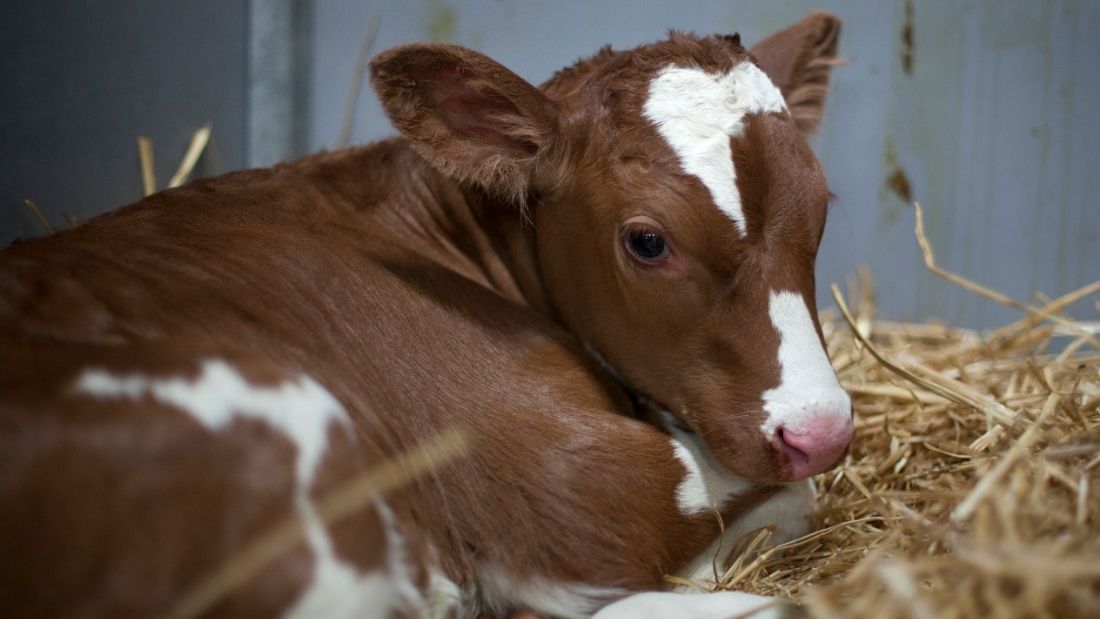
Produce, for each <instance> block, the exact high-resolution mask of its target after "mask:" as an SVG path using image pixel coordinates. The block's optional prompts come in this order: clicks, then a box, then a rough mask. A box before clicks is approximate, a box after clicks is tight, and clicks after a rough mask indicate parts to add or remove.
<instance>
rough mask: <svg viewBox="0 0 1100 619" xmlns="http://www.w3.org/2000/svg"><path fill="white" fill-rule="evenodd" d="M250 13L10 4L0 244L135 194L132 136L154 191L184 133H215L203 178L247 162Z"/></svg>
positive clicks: (209, 1) (1, 49)
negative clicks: (43, 220) (150, 155)
mask: <svg viewBox="0 0 1100 619" xmlns="http://www.w3.org/2000/svg"><path fill="white" fill-rule="evenodd" d="M247 60H248V2H246V1H245V0H233V1H225V0H189V1H188V2H180V3H166V2H147V1H142V0H112V1H110V2H106V1H105V2H95V1H82V2H74V1H71V0H70V1H63V0H40V1H37V2H8V3H6V4H5V7H4V11H3V19H0V77H2V78H3V84H4V87H3V88H2V89H0V244H3V245H6V244H7V243H8V242H10V241H11V240H13V239H15V238H18V237H30V236H37V235H39V234H41V232H42V231H41V227H40V226H39V224H38V222H37V221H35V219H34V218H33V217H32V216H31V214H30V213H29V211H28V210H27V209H26V208H25V207H24V206H23V200H24V198H29V199H31V200H33V201H34V202H35V203H36V204H37V205H38V206H39V207H40V208H41V210H42V211H43V212H44V213H45V214H46V216H47V218H48V219H49V221H50V223H51V224H52V225H53V227H54V228H64V227H65V226H67V224H66V222H65V219H64V218H63V217H62V212H67V213H69V214H71V215H73V216H75V217H77V218H78V219H80V220H85V219H87V218H89V217H91V216H93V215H95V214H96V213H100V212H103V211H105V210H109V209H111V208H113V207H115V206H119V205H122V204H125V203H128V202H132V201H134V200H136V199H138V198H140V197H141V187H142V185H141V173H140V168H139V165H138V157H137V146H136V142H135V140H136V138H137V137H138V136H139V135H145V136H148V137H150V138H152V140H153V146H154V153H155V159H156V172H157V178H158V181H159V183H160V186H161V187H163V186H164V184H165V183H167V181H168V179H169V177H171V175H172V174H173V173H174V172H175V169H176V166H177V165H178V164H179V162H180V160H181V159H182V157H183V154H184V151H185V150H186V148H187V144H188V142H189V141H190V139H191V135H192V133H193V132H194V131H195V130H196V129H198V128H200V127H201V126H202V125H204V124H205V123H207V122H212V123H213V126H214V132H213V136H214V142H213V150H212V151H210V153H209V154H208V156H206V157H204V159H203V160H202V162H201V166H200V168H199V169H198V172H199V173H212V172H217V171H219V170H229V169H234V168H239V167H242V166H243V165H244V164H245V141H246V125H245V119H246V106H247V98H246V94H247V83H248V81H247V80H248V63H247Z"/></svg>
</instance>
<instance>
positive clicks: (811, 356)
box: [760, 290, 852, 440]
mask: <svg viewBox="0 0 1100 619" xmlns="http://www.w3.org/2000/svg"><path fill="white" fill-rule="evenodd" d="M768 315H769V316H770V317H771V320H772V324H773V325H774V326H775V330H776V331H777V332H779V367H780V377H779V385H778V386H777V387H776V388H774V389H769V390H767V391H765V392H764V395H763V399H764V411H765V412H766V413H767V418H766V419H765V420H764V423H763V425H761V426H760V429H761V431H763V432H764V436H766V437H767V438H768V439H769V440H770V439H771V438H772V437H773V436H774V435H775V431H776V429H777V428H779V427H781V426H782V427H785V428H791V429H796V428H799V427H801V426H802V425H803V424H804V423H806V422H808V421H810V420H811V419H814V418H819V417H822V416H824V415H831V414H835V415H845V416H847V415H849V414H850V412H851V409H852V404H851V400H850V399H849V398H848V394H847V393H846V392H845V391H844V390H843V389H841V387H840V383H839V382H838V381H837V379H836V372H834V371H833V366H832V365H831V364H830V363H829V358H828V357H827V356H826V355H825V349H824V348H822V346H821V340H820V339H819V338H818V337H817V330H816V329H814V323H813V319H811V318H810V311H809V309H808V308H807V307H806V302H805V301H804V300H803V299H802V295H801V294H799V293H797V292H792V291H789V290H781V291H774V290H773V291H772V292H771V294H770V297H769V302H768Z"/></svg>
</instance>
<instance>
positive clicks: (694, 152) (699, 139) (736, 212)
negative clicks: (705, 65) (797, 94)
mask: <svg viewBox="0 0 1100 619" xmlns="http://www.w3.org/2000/svg"><path fill="white" fill-rule="evenodd" d="M786 109H787V104H786V103H785V102H784V101H783V95H782V94H781V93H780V92H779V89H778V88H776V87H775V85H774V84H772V82H771V80H770V79H768V76H767V75H765V74H764V72H763V71H761V70H760V69H759V68H758V67H757V66H756V65H754V64H753V63H752V62H750V61H748V60H743V61H741V62H740V63H738V64H737V65H735V66H734V67H733V68H732V69H730V70H729V71H727V72H726V73H723V74H719V75H715V74H712V73H707V72H705V71H703V70H702V69H699V68H691V67H677V66H675V65H670V66H668V67H665V68H664V69H662V70H661V71H660V73H658V74H657V76H656V77H654V78H653V81H652V82H650V84H649V96H648V97H647V98H646V102H645V106H644V108H643V113H644V114H645V117H646V118H648V119H649V120H650V121H651V122H653V123H654V124H655V125H657V130H658V131H659V132H660V134H661V137H663V138H664V139H665V141H666V142H668V144H669V146H671V147H672V150H673V151H675V153H676V156H677V157H678V158H679V160H680V165H681V166H683V168H684V171H685V172H687V173H689V174H693V175H695V176H696V177H698V178H699V180H700V181H702V182H703V185H705V186H706V188H707V190H708V191H709V192H710V195H711V198H712V199H713V200H714V203H715V204H716V205H717V206H718V208H719V209H721V210H722V212H723V213H725V214H726V215H728V216H729V218H730V219H732V220H733V223H734V227H735V228H736V229H737V233H738V234H739V235H741V236H745V233H746V226H745V213H744V211H743V209H742V207H741V193H740V192H739V191H738V190H737V171H736V170H735V169H734V165H733V153H732V151H731V150H730V138H733V137H738V136H740V135H741V133H742V131H743V129H744V123H743V122H742V121H743V120H744V118H745V116H746V115H749V114H757V113H764V112H783V111H786Z"/></svg>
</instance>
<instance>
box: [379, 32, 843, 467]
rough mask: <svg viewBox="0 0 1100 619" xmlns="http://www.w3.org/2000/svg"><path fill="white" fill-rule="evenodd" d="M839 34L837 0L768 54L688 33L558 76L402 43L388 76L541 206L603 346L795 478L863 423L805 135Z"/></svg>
mask: <svg viewBox="0 0 1100 619" xmlns="http://www.w3.org/2000/svg"><path fill="white" fill-rule="evenodd" d="M838 32H839V21H838V20H837V19H836V18H834V17H832V16H829V15H826V14H821V13H816V14H811V15H810V16H808V17H807V18H805V19H804V20H803V21H801V22H799V23H798V24H796V25H794V26H792V27H791V28H788V29H786V30H783V31H781V32H778V33H775V34H773V35H771V36H770V37H768V38H767V39H765V40H764V41H762V42H760V43H759V44H757V45H756V46H755V47H753V48H751V49H750V50H748V51H746V50H745V49H743V48H742V47H741V44H740V41H739V38H738V37H737V36H736V35H734V36H713V37H695V36H689V35H682V34H675V33H674V34H672V35H671V36H670V38H669V39H668V40H666V41H662V42H659V43H655V44H651V45H647V46H643V47H639V48H636V49H633V50H629V51H621V52H615V51H610V50H608V49H605V50H603V51H601V52H600V53H598V54H597V55H596V56H594V57H592V58H590V59H587V60H584V61H581V62H579V63H577V64H576V65H574V66H572V67H570V68H567V69H565V70H563V71H560V72H559V73H558V74H557V75H555V76H554V77H553V78H552V79H551V80H550V81H548V82H547V83H545V84H543V86H542V87H541V89H539V88H535V87H534V86H532V85H530V84H528V83H527V82H525V81H523V80H522V79H521V78H519V77H517V76H516V75H515V74H513V73H512V72H510V71H509V70H507V69H506V68H504V67H503V66H501V65H499V64H497V63H496V62H494V61H492V60H490V59H488V58H486V57H484V56H482V55H480V54H477V53H475V52H472V51H469V50H465V49H462V48H459V47H455V46H446V45H410V46H405V47H401V48H396V49H394V50H390V51H388V52H385V53H383V54H381V55H380V56H378V57H377V58H376V59H375V61H374V63H373V65H372V76H373V80H374V84H375V87H376V88H377V89H378V91H379V94H380V95H381V98H382V100H383V103H384V105H385V107H386V109H387V111H388V113H389V114H390V116H391V118H392V119H393V120H394V122H395V124H396V125H397V126H398V128H399V129H400V130H401V131H402V133H403V134H404V135H405V136H406V137H408V138H409V139H410V142H411V143H412V144H413V146H414V147H415V148H416V149H417V151H418V152H419V153H420V154H421V155H422V156H424V157H425V159H427V160H428V161H429V162H431V163H432V164H433V165H434V166H435V167H436V168H438V169H439V170H441V171H442V172H444V173H446V174H449V175H451V176H454V177H456V178H458V179H460V180H462V181H465V182H468V183H472V184H476V185H480V186H481V187H482V188H484V189H485V190H486V191H487V192H488V193H490V194H495V195H497V196H498V197H500V198H501V199H503V200H510V201H513V202H516V203H518V206H520V207H521V208H529V209H530V211H531V214H532V216H533V219H534V226H535V238H536V246H537V256H538V266H539V269H540V271H541V277H542V281H543V285H544V287H545V289H546V292H547V294H548V296H549V298H550V301H551V303H552V304H553V306H554V309H555V311H556V312H557V314H558V316H559V318H560V319H561V320H562V321H563V322H564V323H565V324H566V325H568V326H569V327H570V328H571V329H572V330H573V331H574V332H575V333H576V334H577V335H578V336H579V337H580V338H581V339H582V340H584V342H585V343H586V344H587V345H588V347H589V348H590V349H591V350H592V351H593V352H594V354H597V355H598V356H599V357H600V358H601V359H602V360H603V361H604V362H605V363H606V364H607V365H608V366H609V367H610V368H611V369H612V370H613V371H614V372H616V373H617V374H618V375H619V376H620V377H621V379H622V380H623V381H624V382H625V383H626V384H628V385H629V386H630V387H631V388H632V389H634V390H636V391H637V392H638V393H640V394H641V395H644V396H645V397H647V398H649V399H651V400H652V401H654V402H657V403H658V404H659V405H660V406H662V407H663V408H665V409H667V410H668V411H669V412H670V413H672V415H673V416H674V417H676V418H677V419H679V420H680V421H681V422H682V423H683V424H685V425H686V426H688V427H690V428H691V429H692V430H694V431H696V432H697V433H698V434H699V435H700V436H701V437H702V439H703V440H704V442H705V443H706V444H707V446H708V447H709V449H710V451H711V452H712V453H713V455H714V456H715V457H716V458H717V459H718V460H719V461H720V462H722V463H723V464H725V465H726V466H727V467H729V468H730V469H732V470H733V471H734V472H736V473H739V474H741V475H743V476H745V477H748V478H749V479H753V480H756V481H760V482H777V481H792V480H796V479H800V478H804V477H808V476H810V475H813V474H816V473H819V472H822V471H824V470H827V469H828V468H830V467H832V466H833V465H834V464H835V463H836V462H837V460H839V458H840V457H841V456H842V455H843V453H844V451H845V450H846V448H847V445H848V442H849V441H850V439H851V434H852V425H851V403H850V401H849V399H848V396H847V395H846V394H845V392H844V391H843V390H842V389H841V388H840V386H839V384H838V382H837V379H836V376H835V374H834V373H833V370H832V368H831V366H830V365H829V362H828V358H827V357H826V354H825V351H824V348H823V343H822V338H821V328H820V325H819V323H818V320H817V313H816V309H815V304H814V260H815V256H816V254H817V249H818V244H819V242H820V240H821V235H822V232H823V229H824V225H825V214H826V209H827V203H828V200H829V192H828V189H827V186H826V182H825V177H824V175H823V173H822V169H821V166H820V164H819V163H818V161H817V159H816V158H815V157H814V155H813V153H812V152H811V150H810V148H809V147H808V146H807V144H806V141H805V138H804V135H803V134H804V133H806V132H808V131H812V130H813V128H814V127H815V125H816V124H817V121H818V120H819V119H820V117H821V109H822V104H823V101H824V95H825V89H826V85H827V81H828V73H829V68H830V66H831V61H832V60H833V58H834V56H835V53H836V40H837V35H838Z"/></svg>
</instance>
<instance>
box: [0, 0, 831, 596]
mask: <svg viewBox="0 0 1100 619" xmlns="http://www.w3.org/2000/svg"><path fill="white" fill-rule="evenodd" d="M838 30H839V22H838V21H837V20H836V19H835V18H833V17H831V16H828V15H825V14H812V15H810V16H809V17H807V18H806V19H804V20H803V21H802V22H800V23H799V24H796V25H795V26H793V27H791V28H789V29H787V30H784V31H781V32H779V33H776V34H774V35H772V36H771V37H769V38H768V39H765V40H764V41H763V42H761V43H760V44H758V45H757V46H756V47H754V48H753V49H752V50H750V51H749V52H746V50H744V49H743V48H742V47H741V45H740V41H739V39H738V37H737V36H736V35H735V36H730V37H722V36H714V37H695V36H688V35H683V34H677V33H673V34H672V35H671V36H670V38H669V39H668V40H667V41H662V42H659V43H655V44H652V45H647V46H643V47H640V48H636V49H634V50H630V51H625V52H614V51H610V50H608V49H605V50H603V51H601V52H600V53H599V54H597V55H596V56H594V57H593V58H591V59H588V60H584V61H581V62H579V63H578V64H576V65H574V66H572V67H570V68H567V69H565V70H563V71H561V72H559V73H558V74H557V75H556V76H554V77H553V78H552V79H551V80H550V81H549V82H547V83H546V84H544V85H543V86H542V88H541V89H540V88H536V87H534V86H532V85H530V84H528V83H526V82H525V81H523V80H522V79H520V78H519V77H517V76H516V75H514V74H513V73H511V72H510V71H508V70H507V69H505V68H504V67H503V66H501V65H499V64H497V63H496V62H494V61H492V60H490V59H489V58H486V57H485V56H482V55H480V54H477V53H475V52H472V51H470V50H466V49H462V48H459V47H456V46H451V45H410V46H405V47H400V48H397V49H394V50H390V51H388V52H385V53H383V54H381V55H380V56H379V57H377V58H376V59H375V60H374V62H373V63H372V67H371V70H372V79H373V82H374V85H375V88H376V89H377V91H378V93H379V95H380V97H381V99H382V101H383V104H384V105H385V107H386V110H387V112H388V113H389V115H390V117H391V118H392V119H393V121H394V123H395V124H396V125H397V127H398V128H399V130H400V131H401V134H402V137H401V138H398V139H394V140H389V141H385V142H380V143H377V144H373V145H370V146H367V147H363V148H358V149H353V150H349V151H343V152H338V153H331V154H322V155H317V156H313V157H309V158H306V159H303V160H300V161H297V162H293V163H289V164H284V165H280V166H276V167H275V168H272V169H267V170H255V171H248V172H239V173H233V174H229V175H225V176H222V177H218V178H214V179H208V180H203V181H199V182H196V183H192V184H191V185H189V186H187V187H184V188H181V189H177V190H172V191H167V192H164V193H161V194H157V195H155V196H152V197H150V198H148V199H146V200H143V201H142V202H139V203H138V204H136V205H132V206H130V207H126V208H123V209H120V210H118V211H116V212H114V213H111V214H108V215H105V216H102V217H100V218H97V219H95V220H93V221H90V222H88V223H87V224H85V225H83V226H81V227H80V228H78V229H75V230H72V231H67V232H64V233H60V234H57V235H54V236H52V237H49V238H46V239H42V240H37V241H28V242H24V243H20V244H17V245H16V246H14V247H12V248H9V249H8V250H7V251H6V252H5V253H4V254H3V255H2V256H0V317H2V318H0V341H2V342H3V353H2V354H0V369H2V370H3V373H2V374H0V376H2V377H3V378H2V381H3V387H4V389H3V392H2V393H3V396H2V397H0V406H2V409H3V413H4V417H3V419H4V426H3V434H2V435H0V441H3V446H4V448H5V456H4V457H5V459H6V461H7V464H5V466H4V477H3V481H2V482H0V496H2V497H3V502H4V507H5V508H4V513H5V521H4V523H3V527H2V528H0V535H3V537H4V539H5V544H4V546H5V548H6V549H9V552H8V556H7V557H6V559H7V560H6V562H5V568H4V569H5V570H7V571H8V572H12V573H6V574H4V581H5V582H6V583H8V585H9V586H8V589H7V590H6V592H5V593H4V594H2V595H4V596H5V597H6V599H2V600H0V603H4V604H5V607H7V608H17V609H20V610H22V611H24V612H25V613H27V614H41V613H50V614H53V613H56V614H73V613H76V614H114V613H117V612H129V613H137V614H146V613H151V612H163V611H164V610H165V609H172V608H176V609H177V610H179V609H180V608H181V607H180V606H175V605H176V604H179V603H180V600H181V599H184V600H185V601H186V600H190V599H193V598H191V597H189V596H184V593H186V592H188V591H191V590H192V589H193V588H194V587H196V586H198V585H199V584H200V583H201V582H202V581H201V577H202V576H203V575H205V574H207V573H209V572H211V571H212V570H214V571H216V570H217V567H218V566H219V565H222V564H223V563H224V562H225V561H233V560H235V558H237V557H239V556H240V555H241V554H242V553H243V554H247V550H248V548H249V546H248V544H249V542H250V540H253V539H254V538H255V537H256V536H258V535H259V536H262V535H263V531H264V530H266V529H268V528H270V527H271V526H274V525H273V523H277V522H278V520H279V516H280V514H281V515H283V516H289V517H291V518H292V520H293V521H294V522H297V523H299V524H298V527H299V529H298V530H299V531H300V532H301V535H300V536H299V537H298V538H295V539H296V540H297V541H296V543H294V544H290V545H289V546H288V547H287V550H286V552H283V553H276V554H274V555H272V556H268V557H267V559H266V560H265V561H263V562H261V567H262V569H261V568H256V571H254V573H250V576H249V578H247V579H244V581H243V582H241V583H240V584H239V586H237V587H235V588H231V589H228V590H225V591H222V592H221V593H219V594H218V595H216V596H210V597H208V598H206V599H205V600H206V601H205V602H204V603H203V604H198V605H187V604H185V605H184V606H183V607H182V608H184V609H185V610H188V609H189V610H188V612H202V611H213V612H220V613H223V614H234V613H237V612H240V611H241V609H244V608H250V609H254V610H256V611H264V612H265V613H275V612H283V611H298V612H299V614H303V615H307V616H308V615H316V614H326V615H338V614H346V615H348V616H352V615H355V616H359V615H364V614H365V615H366V616H388V615H391V614H399V615H439V616H447V615H448V614H458V615H463V616H468V615H476V614H478V613H480V612H484V613H488V614H507V613H510V612H512V611H514V610H516V609H519V608H529V609H531V610H534V611H536V612H540V613H545V614H549V615H553V616H563V617H575V616H586V615H589V614H591V613H592V612H594V611H596V610H597V609H599V608H600V607H602V606H604V605H606V604H607V603H609V602H612V601H614V600H616V599H619V598H623V597H624V596H627V594H629V593H631V592H635V591H644V590H654V589H661V588H663V583H664V580H663V577H664V576H665V575H666V574H672V573H679V574H686V575H700V574H702V575H709V574H713V572H714V569H715V567H714V566H712V558H713V557H715V556H720V555H721V554H722V552H723V550H724V549H727V548H728V547H729V546H730V544H731V543H732V542H733V541H735V540H736V537H737V535H738V534H739V533H742V532H745V531H747V530H751V528H754V527H756V526H759V525H762V524H768V523H775V524H777V525H778V526H780V528H782V529H783V530H784V533H786V534H788V535H794V534H797V533H798V532H799V531H800V530H801V529H803V528H804V526H805V523H804V516H805V513H806V511H807V510H808V509H809V505H810V501H811V498H812V497H811V496H810V494H809V493H808V487H807V485H806V483H807V482H805V481H804V480H805V479H806V478H807V477H809V476H811V475H813V474H816V473H819V472H822V471H824V470H827V469H828V468H830V467H831V466H832V465H833V464H835V462H836V461H837V460H838V459H839V458H840V457H841V455H842V453H843V452H844V450H845V448H846V446H847V443H848V440H849V438H850V436H851V421H850V405H849V401H848V398H847V396H846V395H845V394H844V392H843V391H842V390H841V389H840V387H839V385H838V384H837V381H836V378H835V376H834V374H833V372H832V370H831V368H830V367H829V364H828V360H827V358H826V356H825V353H824V349H823V346H822V341H821V336H820V327H819V325H818V324H817V318H816V313H815V310H814V304H813V293H814V280H813V263H814V256H815V254H816V251H817V246H818V243H819V241H820V237H821V234H822V231H823V227H824V221H825V211H826V203H827V201H828V191H827V188H826V185H825V181H824V177H823V175H822V171H821V168H820V166H819V164H818V163H817V161H816V159H815V158H814V156H813V154H812V153H811V151H810V149H809V148H808V146H807V145H806V143H805V140H804V138H803V137H802V133H803V132H805V131H808V130H811V129H812V128H813V127H814V126H815V125H816V123H817V120H818V119H819V118H820V114H821V104H822V102H823V99H824V92H825V87H826V84H827V79H828V71H829V67H830V61H831V60H832V58H833V57H834V55H835V51H836V37H837V33H838ZM455 428H457V429H458V431H460V432H461V433H462V436H464V437H466V445H467V449H466V451H465V453H464V455H463V456H462V457H461V458H459V459H457V460H454V461H451V462H449V463H448V464H446V465H444V466H440V467H437V468H436V469H435V470H433V471H431V472H430V473H429V474H427V475H422V476H419V477H416V478H415V479H410V480H409V481H408V484H407V485H405V486H404V487H402V488H399V489H396V490H393V491H391V492H389V493H388V494H386V495H385V496H382V494H381V493H380V492H376V493H375V494H373V495H371V500H370V501H369V502H367V503H366V504H365V505H364V506H363V507H362V509H359V510H355V511H353V513H351V514H350V515H347V516H345V517H342V518H340V519H338V520H333V521H330V520H329V519H326V518H323V517H322V515H321V510H320V509H319V508H318V507H317V505H318V504H319V503H318V502H319V501H320V500H321V498H322V497H323V495H324V493H325V492H326V490H329V489H331V488H332V487H334V485H336V484H337V482H340V481H346V480H347V479H350V478H352V477H353V476H354V475H355V474H356V473H357V472H361V471H364V470H370V469H371V468H372V467H377V466H379V465H380V464H382V463H385V462H388V461H391V460H392V459H394V458H398V457H399V456H400V455H401V454H403V453H406V452H408V451H409V450H413V449H415V448H416V447H417V446H418V445H420V444H422V443H423V442H424V441H425V440H428V439H430V438H431V437H433V436H435V435H437V434H439V433H443V432H446V431H448V430H450V429H455ZM89 480H90V481H89ZM716 514H717V516H718V517H719V518H721V519H723V520H724V521H725V522H726V523H730V524H727V525H726V527H725V530H726V535H725V536H721V537H720V536H719V531H720V526H721V525H720V523H719V522H718V519H719V518H716V516H715V515H716ZM35 531H38V532H40V534H37V535H36V534H34V532H35ZM199 599H200V600H201V599H203V598H202V597H201V596H200V598H199ZM632 599H635V600H640V601H636V602H632V601H631V600H632ZM670 599H671V600H673V601H672V602H671V604H672V605H673V606H675V607H677V608H680V609H681V610H682V611H683V612H685V613H689V614H691V616H695V614H694V613H696V612H710V611H714V609H713V606H714V605H715V603H716V602H717V603H718V604H719V605H720V608H719V609H718V611H717V612H720V613H722V614H723V615H724V614H729V613H730V612H738V610H739V609H740V610H741V611H744V610H746V609H749V610H751V609H753V608H755V607H756V606H755V605H759V600H757V599H752V600H751V601H750V602H748V603H746V602H745V598H744V597H742V596H741V595H740V594H730V595H728V596H717V597H705V598H704V597H698V596H680V597H674V598H670ZM666 603H668V602H666V601H663V599H662V601H660V602H659V603H658V602H654V601H652V599H651V598H648V597H647V598H644V599H643V598H627V599H626V600H624V601H622V602H618V603H616V604H612V605H611V606H609V607H607V608H606V609H605V610H604V611H603V612H604V613H607V615H608V616H615V614H616V613H619V616H625V615H623V613H626V614H627V615H629V614H631V613H633V612H634V611H633V610H632V608H633V607H632V606H631V604H643V605H645V606H646V607H649V606H650V605H651V604H666ZM727 604H728V605H729V606H727ZM708 608H709V609H710V611H707V609H708ZM662 612H664V611H662ZM185 614H186V613H185Z"/></svg>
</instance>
